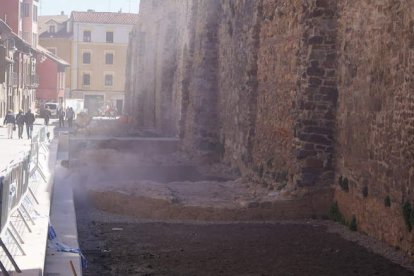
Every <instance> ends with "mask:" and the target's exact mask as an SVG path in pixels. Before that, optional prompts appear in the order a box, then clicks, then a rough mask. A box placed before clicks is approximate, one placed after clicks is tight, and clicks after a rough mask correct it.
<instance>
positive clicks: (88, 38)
mask: <svg viewBox="0 0 414 276" xmlns="http://www.w3.org/2000/svg"><path fill="white" fill-rule="evenodd" d="M83 42H91V31H83Z"/></svg>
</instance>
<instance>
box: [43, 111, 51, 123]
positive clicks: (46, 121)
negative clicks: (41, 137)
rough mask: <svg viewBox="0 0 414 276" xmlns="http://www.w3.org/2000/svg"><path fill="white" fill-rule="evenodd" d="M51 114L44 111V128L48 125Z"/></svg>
mask: <svg viewBox="0 0 414 276" xmlns="http://www.w3.org/2000/svg"><path fill="white" fill-rule="evenodd" d="M51 115H52V114H51V112H50V110H47V109H46V110H45V115H44V119H45V126H48V125H49V120H50V116H51Z"/></svg>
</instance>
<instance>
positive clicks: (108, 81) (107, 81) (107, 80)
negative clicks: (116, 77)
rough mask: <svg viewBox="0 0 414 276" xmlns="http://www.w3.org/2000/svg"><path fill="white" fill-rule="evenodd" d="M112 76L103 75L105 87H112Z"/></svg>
mask: <svg viewBox="0 0 414 276" xmlns="http://www.w3.org/2000/svg"><path fill="white" fill-rule="evenodd" d="M112 83H113V76H112V75H111V74H106V75H105V86H112Z"/></svg>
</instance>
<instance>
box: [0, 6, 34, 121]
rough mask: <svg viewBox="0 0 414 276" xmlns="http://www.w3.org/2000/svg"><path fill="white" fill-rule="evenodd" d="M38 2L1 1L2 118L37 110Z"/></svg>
mask: <svg viewBox="0 0 414 276" xmlns="http://www.w3.org/2000/svg"><path fill="white" fill-rule="evenodd" d="M38 5H39V3H38V1H29V0H27V1H26V0H25V1H23V0H13V1H5V0H2V1H0V17H1V18H0V19H1V22H2V23H1V25H2V29H1V32H2V33H1V39H0V40H1V41H0V44H1V45H2V47H3V49H5V50H3V51H2V56H1V57H0V59H1V62H2V63H3V65H2V66H1V68H2V72H0V74H1V75H3V74H4V75H5V77H4V78H2V79H1V80H2V81H3V85H2V89H1V90H2V96H0V101H1V102H2V104H1V105H2V108H1V110H0V111H1V114H0V116H1V117H3V116H4V115H5V112H6V111H7V110H13V111H14V112H17V111H18V110H19V109H23V110H25V111H26V110H28V109H31V108H34V105H35V90H36V88H37V86H38V83H39V77H38V75H37V73H36V64H37V63H38V62H39V60H40V59H41V53H39V51H38V50H37V49H36V45H37V23H36V22H37V9H38Z"/></svg>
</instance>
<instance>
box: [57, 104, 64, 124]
mask: <svg viewBox="0 0 414 276" xmlns="http://www.w3.org/2000/svg"><path fill="white" fill-rule="evenodd" d="M58 116H59V127H65V111H63V108H62V107H61V108H59V110H58Z"/></svg>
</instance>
